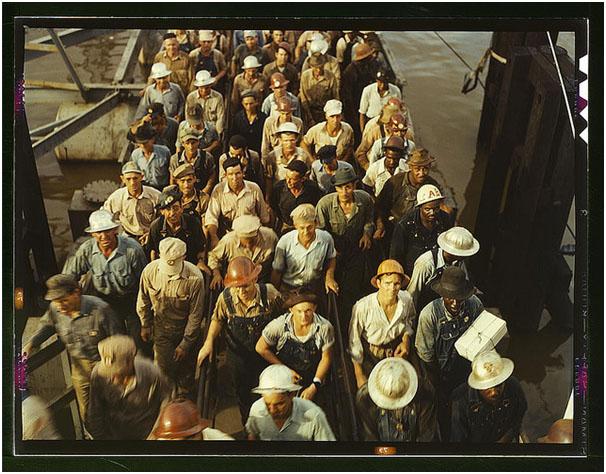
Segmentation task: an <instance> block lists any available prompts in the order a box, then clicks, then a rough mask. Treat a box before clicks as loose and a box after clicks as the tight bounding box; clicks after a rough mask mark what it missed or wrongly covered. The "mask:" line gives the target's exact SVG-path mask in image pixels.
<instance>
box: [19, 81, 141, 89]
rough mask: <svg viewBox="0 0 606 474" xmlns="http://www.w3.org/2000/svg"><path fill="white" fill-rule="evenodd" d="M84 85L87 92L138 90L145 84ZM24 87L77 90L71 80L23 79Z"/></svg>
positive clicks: (94, 83) (91, 83)
mask: <svg viewBox="0 0 606 474" xmlns="http://www.w3.org/2000/svg"><path fill="white" fill-rule="evenodd" d="M83 85H84V87H85V88H86V89H87V90H88V91H89V92H96V91H115V90H125V91H137V92H138V91H140V90H142V89H145V86H146V84H143V83H137V84H102V83H99V82H85V83H84V84H83ZM25 88H26V89H57V90H65V91H78V90H79V89H78V86H77V85H76V84H74V83H73V82H57V81H41V80H36V79H29V80H26V81H25Z"/></svg>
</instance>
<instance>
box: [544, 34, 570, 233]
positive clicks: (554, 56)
mask: <svg viewBox="0 0 606 474" xmlns="http://www.w3.org/2000/svg"><path fill="white" fill-rule="evenodd" d="M545 33H546V34H547V39H548V40H549V47H550V48H551V54H552V55H553V62H554V63H555V67H556V70H557V71H558V78H559V79H560V86H561V87H562V95H563V96H564V102H565V103H566V111H567V112H568V119H569V120H570V128H571V129H572V137H573V138H574V135H575V133H574V132H575V130H574V121H573V119H572V112H571V110H570V103H569V102H568V96H567V95H566V87H564V79H562V73H561V71H560V64H559V63H558V58H557V57H556V52H555V48H554V47H553V41H551V35H550V34H549V31H546V32H545ZM571 234H572V232H571ZM573 235H574V234H573Z"/></svg>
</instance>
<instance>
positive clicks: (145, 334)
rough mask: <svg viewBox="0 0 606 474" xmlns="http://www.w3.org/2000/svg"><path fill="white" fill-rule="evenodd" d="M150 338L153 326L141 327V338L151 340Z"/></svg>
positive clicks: (146, 340) (145, 340)
mask: <svg viewBox="0 0 606 474" xmlns="http://www.w3.org/2000/svg"><path fill="white" fill-rule="evenodd" d="M150 338H151V327H142V328H141V339H143V341H144V342H149V339H150Z"/></svg>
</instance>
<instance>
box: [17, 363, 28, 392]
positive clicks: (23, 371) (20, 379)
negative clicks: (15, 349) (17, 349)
mask: <svg viewBox="0 0 606 474" xmlns="http://www.w3.org/2000/svg"><path fill="white" fill-rule="evenodd" d="M15 386H16V387H17V390H22V391H23V390H27V354H19V355H17V359H16V360H15Z"/></svg>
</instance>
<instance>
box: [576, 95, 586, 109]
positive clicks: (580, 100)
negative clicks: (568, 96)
mask: <svg viewBox="0 0 606 474" xmlns="http://www.w3.org/2000/svg"><path fill="white" fill-rule="evenodd" d="M585 107H587V100H586V99H583V97H581V96H580V95H579V96H577V111H579V112H581V111H582V110H583V109H584V108H585Z"/></svg>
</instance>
